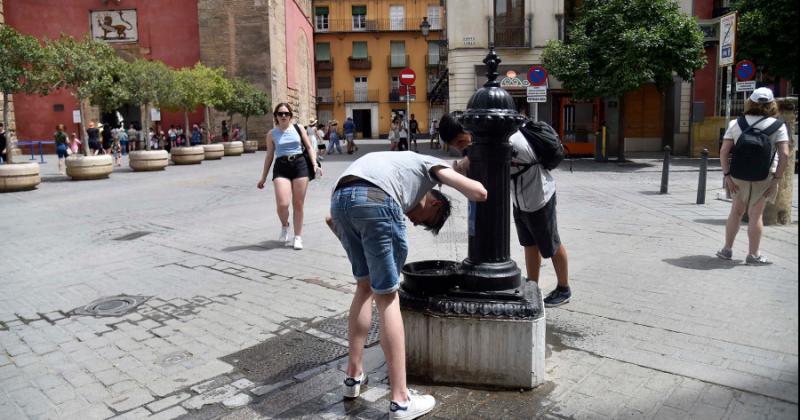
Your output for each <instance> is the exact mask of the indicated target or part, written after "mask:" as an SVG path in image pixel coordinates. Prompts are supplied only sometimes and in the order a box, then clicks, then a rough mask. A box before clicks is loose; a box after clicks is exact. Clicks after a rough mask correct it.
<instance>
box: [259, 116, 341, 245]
mask: <svg viewBox="0 0 800 420" xmlns="http://www.w3.org/2000/svg"><path fill="white" fill-rule="evenodd" d="M272 116H273V118H274V119H275V128H273V129H272V130H270V131H269V132H268V133H267V142H266V143H267V156H266V157H265V158H264V170H263V172H262V173H261V179H260V180H259V181H258V188H259V189H263V188H264V183H266V181H267V174H268V173H269V169H270V166H272V161H273V160H274V161H275V168H274V169H273V171H272V184H273V185H274V186H275V204H276V207H277V211H278V219H280V222H281V233H280V236H279V237H278V240H279V241H281V242H282V243H284V244H285V245H286V246H292V247H293V248H294V249H296V250H300V249H303V239H302V236H301V235H302V232H303V212H304V210H303V206H304V204H305V199H306V189H307V188H308V180H309V175H310V174H312V173H317V172H320V174H321V170H320V168H319V167H318V166H317V150H316V149H314V148H313V147H311V140H310V139H309V138H308V135H307V134H306V132H305V130H304V129H302V128H301V127H300V126H299V125H297V124H292V116H293V114H292V108H291V106H290V105H289V104H287V103H285V102H282V103H279V104H278V106H276V107H275V110H274V111H273V113H272ZM304 148H305V149H306V150H307V151H308V154H309V156H310V157H311V163H312V167H310V168H309V167H308V164H307V163H306V159H305V157H304V156H303V149H304ZM340 153H341V151H340ZM312 171H313V172H312ZM289 204H291V206H292V210H293V214H292V220H293V221H294V240H290V237H289Z"/></svg>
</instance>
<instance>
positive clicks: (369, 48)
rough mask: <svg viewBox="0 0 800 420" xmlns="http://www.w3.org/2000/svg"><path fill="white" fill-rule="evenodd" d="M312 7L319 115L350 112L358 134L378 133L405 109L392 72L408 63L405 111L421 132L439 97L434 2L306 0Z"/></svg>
mask: <svg viewBox="0 0 800 420" xmlns="http://www.w3.org/2000/svg"><path fill="white" fill-rule="evenodd" d="M313 14H314V17H313V18H314V49H315V51H314V54H315V73H316V87H317V116H318V118H319V121H320V122H321V123H324V122H326V121H329V120H332V119H336V120H338V121H339V122H340V126H341V122H342V121H344V119H345V118H346V117H352V118H353V120H354V122H355V124H356V127H357V131H358V134H357V136H358V137H361V138H377V137H379V136H381V137H386V135H387V134H388V132H389V126H390V124H391V118H392V115H393V114H403V115H404V114H405V112H406V100H405V97H404V96H401V84H400V72H401V71H402V70H403V69H405V68H410V69H411V70H413V71H414V73H415V74H416V81H415V83H414V87H415V90H416V95H414V96H413V101H411V102H410V112H411V114H414V116H415V118H416V119H417V121H419V125H420V131H422V132H427V129H428V127H429V125H428V124H429V121H430V120H431V119H432V118H436V119H438V118H439V116H440V115H441V114H442V113H443V112H444V108H445V104H444V101H446V99H447V94H446V89H447V67H446V65H445V61H446V53H447V49H446V46H445V45H444V43H443V39H444V33H445V32H444V30H443V29H444V27H443V25H444V22H445V19H444V16H443V14H444V10H443V9H442V7H441V6H440V2H439V1H438V0H427V1H415V0H392V1H386V0H360V1H359V0H325V1H314V2H313ZM423 27H429V29H428V30H427V31H425V30H423ZM424 32H428V34H427V36H425V35H424Z"/></svg>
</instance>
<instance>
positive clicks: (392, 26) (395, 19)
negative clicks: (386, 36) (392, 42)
mask: <svg viewBox="0 0 800 420" xmlns="http://www.w3.org/2000/svg"><path fill="white" fill-rule="evenodd" d="M404 29H406V12H405V9H404V8H403V6H389V30H392V31H402V30H404Z"/></svg>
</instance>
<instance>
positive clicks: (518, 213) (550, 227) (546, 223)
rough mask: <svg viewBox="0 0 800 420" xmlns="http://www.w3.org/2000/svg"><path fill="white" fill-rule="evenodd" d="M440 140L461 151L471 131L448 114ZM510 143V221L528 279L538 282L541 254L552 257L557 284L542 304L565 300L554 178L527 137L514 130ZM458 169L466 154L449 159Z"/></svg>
mask: <svg viewBox="0 0 800 420" xmlns="http://www.w3.org/2000/svg"><path fill="white" fill-rule="evenodd" d="M439 130H440V135H441V137H442V141H444V142H445V143H446V144H448V145H450V147H452V148H454V149H456V150H458V151H459V152H461V153H462V154H463V153H465V152H466V150H467V148H468V147H469V145H470V144H472V135H471V134H470V133H469V132H467V131H466V130H464V128H463V127H462V125H461V123H459V122H458V121H457V120H456V119H455V118H453V117H452V116H451V115H449V114H445V115H444V116H442V120H441V122H440V123H439ZM508 141H509V143H511V156H512V158H511V179H512V182H511V196H512V197H513V207H514V209H513V215H514V225H515V226H516V228H517V238H518V239H519V244H520V245H521V246H522V247H523V248H524V249H525V268H526V274H527V278H528V281H535V282H537V283H538V282H539V274H540V270H541V266H542V258H551V259H552V260H553V269H555V272H556V280H557V281H558V285H557V286H556V288H555V289H554V290H552V291H551V292H550V293H548V294H547V296H546V297H545V298H544V305H545V306H546V307H555V306H560V305H563V304H565V303H567V302H569V300H570V298H571V297H572V290H571V289H570V287H569V262H568V258H567V249H566V248H565V247H564V244H562V243H561V237H560V236H559V234H558V223H557V219H556V182H555V179H554V178H553V176H552V175H551V174H550V171H548V170H547V169H545V168H544V166H542V164H541V163H540V160H539V157H538V156H537V155H536V152H534V150H533V148H532V147H531V145H530V143H528V140H527V139H526V138H525V136H524V135H523V134H522V133H521V132H520V131H519V130H518V131H517V132H515V133H514V134H512V135H511V137H509V139H508ZM453 168H454V169H455V170H456V171H458V172H460V173H464V174H465V173H467V171H468V170H469V157H464V158H462V159H461V160H457V161H455V162H453Z"/></svg>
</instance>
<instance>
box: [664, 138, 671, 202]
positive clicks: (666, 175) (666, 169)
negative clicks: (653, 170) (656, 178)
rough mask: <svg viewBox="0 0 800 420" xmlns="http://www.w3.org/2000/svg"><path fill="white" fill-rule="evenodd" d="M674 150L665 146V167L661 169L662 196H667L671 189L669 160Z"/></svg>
mask: <svg viewBox="0 0 800 420" xmlns="http://www.w3.org/2000/svg"><path fill="white" fill-rule="evenodd" d="M670 151H672V148H671V147H669V146H664V167H663V168H662V169H661V194H667V190H668V189H669V188H668V187H669V159H670Z"/></svg>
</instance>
